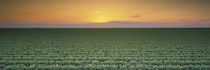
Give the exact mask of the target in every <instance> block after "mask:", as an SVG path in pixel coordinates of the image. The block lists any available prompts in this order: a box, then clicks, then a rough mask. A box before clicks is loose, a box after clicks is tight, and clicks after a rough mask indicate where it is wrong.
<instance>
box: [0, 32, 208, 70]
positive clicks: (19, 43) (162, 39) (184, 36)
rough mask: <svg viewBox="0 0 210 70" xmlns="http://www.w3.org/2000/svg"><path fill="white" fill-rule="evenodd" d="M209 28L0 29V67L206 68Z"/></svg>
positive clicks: (38, 69) (16, 69) (90, 69)
mask: <svg viewBox="0 0 210 70" xmlns="http://www.w3.org/2000/svg"><path fill="white" fill-rule="evenodd" d="M209 50H210V29H154V28H152V29H146V28H145V29H144V28H142V29H135V28H134V29H132V28H130V29H129V28H127V29H126V28H125V29H121V28H116V29H112V28H110V29H106V28H104V29H103V28H101V29H88V28H87V29H86V28H82V29H79V28H78V29H76V28H75V29H73V28H72V29H0V70H3V69H5V70H24V69H25V70H145V69H146V70H210V51H209Z"/></svg>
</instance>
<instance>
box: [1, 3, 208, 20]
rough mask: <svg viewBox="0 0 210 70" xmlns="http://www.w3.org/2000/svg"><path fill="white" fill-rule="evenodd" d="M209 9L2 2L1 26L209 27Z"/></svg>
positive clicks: (198, 6)
mask: <svg viewBox="0 0 210 70" xmlns="http://www.w3.org/2000/svg"><path fill="white" fill-rule="evenodd" d="M209 7H210V0H1V1H0V10H1V11H0V22H5V23H6V22H7V23H50V24H60V23H62V24H63V23H64V24H84V23H106V22H113V21H120V22H169V23H172V22H173V23H177V24H178V23H179V22H186V24H190V23H191V22H197V23H198V24H208V23H209V21H210V13H209V12H210V9H209Z"/></svg>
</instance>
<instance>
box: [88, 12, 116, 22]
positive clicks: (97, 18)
mask: <svg viewBox="0 0 210 70" xmlns="http://www.w3.org/2000/svg"><path fill="white" fill-rule="evenodd" d="M90 21H91V22H94V23H104V22H109V21H112V17H111V16H110V15H109V14H106V13H104V12H102V11H94V13H93V15H92V16H91V19H90Z"/></svg>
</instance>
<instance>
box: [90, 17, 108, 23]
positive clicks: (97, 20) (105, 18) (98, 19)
mask: <svg viewBox="0 0 210 70" xmlns="http://www.w3.org/2000/svg"><path fill="white" fill-rule="evenodd" d="M109 21H110V19H109V18H108V17H104V16H101V17H96V18H94V19H93V22H97V23H104V22H109Z"/></svg>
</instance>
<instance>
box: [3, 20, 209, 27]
mask: <svg viewBox="0 0 210 70" xmlns="http://www.w3.org/2000/svg"><path fill="white" fill-rule="evenodd" d="M206 20H208V19H206ZM0 28H210V24H209V23H203V22H128V21H111V22H105V23H88V24H76V23H75V24H65V23H60V24H51V23H30V24H29V23H28V24H26V23H1V22H0Z"/></svg>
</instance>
